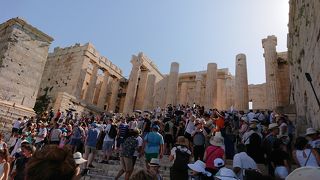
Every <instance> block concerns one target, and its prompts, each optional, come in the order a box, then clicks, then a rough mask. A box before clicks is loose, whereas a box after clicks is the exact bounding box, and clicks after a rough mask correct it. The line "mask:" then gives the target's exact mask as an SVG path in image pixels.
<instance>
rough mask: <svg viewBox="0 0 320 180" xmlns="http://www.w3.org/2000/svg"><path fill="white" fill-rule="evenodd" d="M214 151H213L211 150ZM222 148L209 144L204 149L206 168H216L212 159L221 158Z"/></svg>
mask: <svg viewBox="0 0 320 180" xmlns="http://www.w3.org/2000/svg"><path fill="white" fill-rule="evenodd" d="M213 151H214V152H213ZM223 155H224V150H223V149H222V148H221V147H220V146H214V145H210V146H208V147H207V149H206V168H210V169H216V168H215V167H214V165H213V161H214V160H215V159H216V158H221V159H223Z"/></svg>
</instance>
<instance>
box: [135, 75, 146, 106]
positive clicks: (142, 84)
mask: <svg viewBox="0 0 320 180" xmlns="http://www.w3.org/2000/svg"><path fill="white" fill-rule="evenodd" d="M148 73H149V71H148V70H142V71H140V76H139V82H138V89H137V97H136V98H135V99H136V100H135V102H134V103H135V105H134V109H135V110H136V109H139V110H141V109H142V108H143V101H144V98H145V92H146V86H147V80H148Z"/></svg>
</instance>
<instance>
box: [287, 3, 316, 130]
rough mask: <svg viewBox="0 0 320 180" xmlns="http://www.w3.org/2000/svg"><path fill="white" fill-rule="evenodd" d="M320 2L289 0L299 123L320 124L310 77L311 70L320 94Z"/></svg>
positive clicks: (291, 58)
mask: <svg viewBox="0 0 320 180" xmlns="http://www.w3.org/2000/svg"><path fill="white" fill-rule="evenodd" d="M319 9H320V2H319V1H298V0H290V13H289V35H288V60H289V63H290V69H291V70H290V71H291V76H290V80H291V82H292V89H291V101H292V102H294V103H295V107H296V113H297V126H299V127H300V128H301V129H302V131H304V129H305V128H307V127H314V128H320V108H319V105H318V103H317V101H316V98H315V95H314V93H313V91H312V88H311V86H310V83H309V82H308V81H307V79H306V76H305V73H310V76H311V77H312V84H313V86H314V89H315V92H316V93H317V96H318V97H320V71H319V69H320V61H319V59H320V21H319V19H320V11H319Z"/></svg>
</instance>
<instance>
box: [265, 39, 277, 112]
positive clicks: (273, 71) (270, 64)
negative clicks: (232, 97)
mask: <svg viewBox="0 0 320 180" xmlns="http://www.w3.org/2000/svg"><path fill="white" fill-rule="evenodd" d="M276 45H277V38H276V36H268V37H267V38H265V39H262V46H263V49H264V54H263V56H264V58H265V68H266V91H267V104H268V108H269V109H275V108H276V107H277V106H279V101H278V90H277V65H278V64H277V51H276Z"/></svg>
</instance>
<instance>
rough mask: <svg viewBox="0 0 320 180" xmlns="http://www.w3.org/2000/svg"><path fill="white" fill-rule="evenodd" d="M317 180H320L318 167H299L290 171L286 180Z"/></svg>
mask: <svg viewBox="0 0 320 180" xmlns="http://www.w3.org/2000/svg"><path fill="white" fill-rule="evenodd" d="M302 179H307V180H313V179H314V180H316V179H317V180H318V179H320V168H319V167H300V168H297V169H295V170H294V171H292V172H291V173H290V174H289V175H288V176H287V177H286V180H302Z"/></svg>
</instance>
